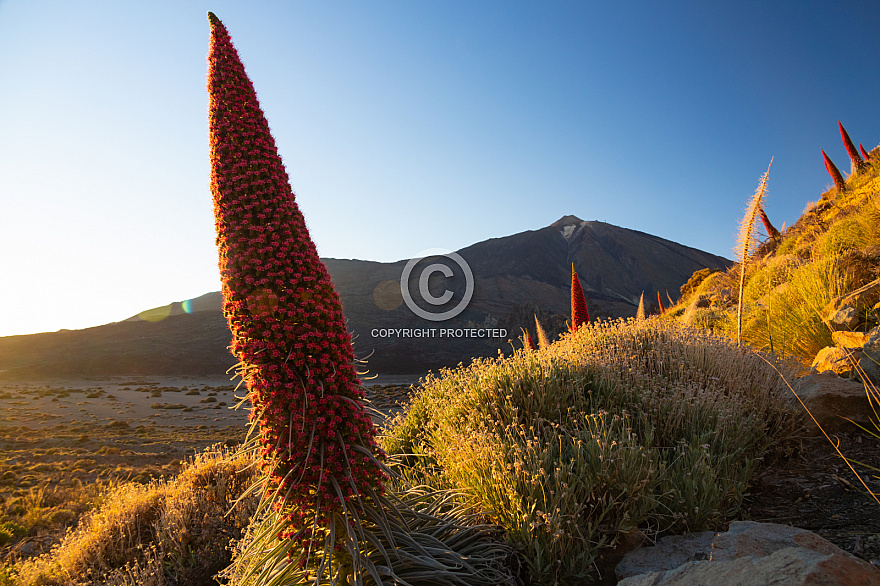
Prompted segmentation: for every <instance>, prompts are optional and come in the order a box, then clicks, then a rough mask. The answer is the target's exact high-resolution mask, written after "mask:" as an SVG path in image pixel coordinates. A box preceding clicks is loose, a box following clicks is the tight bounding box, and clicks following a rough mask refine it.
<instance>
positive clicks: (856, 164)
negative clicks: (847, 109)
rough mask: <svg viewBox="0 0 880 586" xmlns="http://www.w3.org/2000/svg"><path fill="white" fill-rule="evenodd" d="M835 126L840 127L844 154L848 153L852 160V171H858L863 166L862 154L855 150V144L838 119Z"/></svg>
mask: <svg viewBox="0 0 880 586" xmlns="http://www.w3.org/2000/svg"><path fill="white" fill-rule="evenodd" d="M837 126H838V127H839V128H840V139H841V140H842V141H843V146H844V147H845V148H846V154H848V155H849V160H850V161H851V162H852V173H853V174H855V173H858V172H859V171H861V170H862V169H863V168H864V167H865V161H863V160H862V156H861V155H860V154H859V151H857V150H856V145H854V144H853V141H852V139H850V137H849V134H847V132H846V129H845V128H844V127H843V124H841V123H840V120H838V121H837Z"/></svg>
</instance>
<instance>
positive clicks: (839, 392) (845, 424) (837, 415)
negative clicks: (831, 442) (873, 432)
mask: <svg viewBox="0 0 880 586" xmlns="http://www.w3.org/2000/svg"><path fill="white" fill-rule="evenodd" d="M794 392H795V394H797V396H798V397H799V398H800V400H801V401H803V403H804V405H805V406H806V407H807V409H809V411H810V413H812V414H813V417H815V418H816V421H818V422H819V425H821V426H822V428H823V429H824V430H825V431H826V432H828V433H836V432H838V431H857V430H858V428H857V427H855V426H854V425H853V424H852V423H850V422H849V421H847V419H851V420H853V421H854V422H856V423H858V424H859V425H862V426H864V427H867V428H868V429H873V427H871V416H872V415H873V413H874V412H873V410H872V408H871V404H870V401H869V400H868V395H867V393H866V392H865V387H864V385H862V383H858V382H854V381H851V380H849V379H845V378H840V377H839V376H837V375H836V374H834V373H833V372H831V371H826V372H822V373H819V374H811V375H808V376H804V377H801V378H799V379H798V380H797V381H796V382H795V384H794ZM845 418H846V419H845ZM806 425H807V431H808V432H809V433H814V434H819V433H821V432H820V431H819V428H817V427H816V425H815V423H813V421H812V420H809V419H808V421H807V424H806Z"/></svg>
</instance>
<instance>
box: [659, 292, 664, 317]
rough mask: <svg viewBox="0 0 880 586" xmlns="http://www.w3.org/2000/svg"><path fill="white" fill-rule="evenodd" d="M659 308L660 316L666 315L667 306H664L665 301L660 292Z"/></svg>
mask: <svg viewBox="0 0 880 586" xmlns="http://www.w3.org/2000/svg"><path fill="white" fill-rule="evenodd" d="M657 306H658V307H659V308H660V315H663V314H664V313H666V306H664V305H663V299H661V298H660V291H657Z"/></svg>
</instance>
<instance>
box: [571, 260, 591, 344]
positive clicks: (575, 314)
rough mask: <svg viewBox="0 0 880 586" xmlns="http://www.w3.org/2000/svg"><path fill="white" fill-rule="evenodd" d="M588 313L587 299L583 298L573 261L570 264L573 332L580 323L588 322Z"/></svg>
mask: <svg viewBox="0 0 880 586" xmlns="http://www.w3.org/2000/svg"><path fill="white" fill-rule="evenodd" d="M589 321H590V314H589V312H588V311H587V300H586V299H585V298H584V290H583V289H582V288H581V281H580V279H579V278H578V274H577V271H576V270H574V263H572V264H571V331H573V332H575V331H577V329H578V328H579V327H581V325H583V324H585V323H589Z"/></svg>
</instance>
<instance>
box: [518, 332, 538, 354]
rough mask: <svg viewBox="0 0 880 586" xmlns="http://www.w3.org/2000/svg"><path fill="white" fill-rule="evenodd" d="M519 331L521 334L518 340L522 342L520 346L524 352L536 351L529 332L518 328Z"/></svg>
mask: <svg viewBox="0 0 880 586" xmlns="http://www.w3.org/2000/svg"><path fill="white" fill-rule="evenodd" d="M519 331H521V332H522V336H520V340H522V345H523V349H524V350H537V349H538V347H537V346H535V342H533V341H532V336H531V335H529V331H528V330H527V329H525V328H520V329H519Z"/></svg>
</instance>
